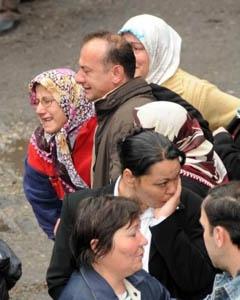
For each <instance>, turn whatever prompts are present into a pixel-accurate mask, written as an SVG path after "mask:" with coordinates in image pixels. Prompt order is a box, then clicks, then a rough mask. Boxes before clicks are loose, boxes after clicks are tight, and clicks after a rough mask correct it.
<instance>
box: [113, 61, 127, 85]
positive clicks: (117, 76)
mask: <svg viewBox="0 0 240 300" xmlns="http://www.w3.org/2000/svg"><path fill="white" fill-rule="evenodd" d="M123 76H124V69H123V66H120V65H114V66H113V67H112V80H113V83H114V84H116V85H118V84H119V83H121V81H122V79H123Z"/></svg>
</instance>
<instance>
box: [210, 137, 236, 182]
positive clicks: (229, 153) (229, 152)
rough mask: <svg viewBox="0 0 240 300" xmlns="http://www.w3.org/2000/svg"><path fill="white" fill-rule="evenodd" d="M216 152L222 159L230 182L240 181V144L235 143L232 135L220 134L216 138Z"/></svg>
mask: <svg viewBox="0 0 240 300" xmlns="http://www.w3.org/2000/svg"><path fill="white" fill-rule="evenodd" d="M214 150H215V151H216V152H217V154H218V155H219V156H220V158H221V159H222V161H223V163H224V165H225V168H226V169H227V173H228V178H229V180H240V167H239V166H240V143H239V145H238V143H235V142H234V140H233V138H232V136H231V134H230V133H228V132H220V133H218V134H216V135H215V136H214Z"/></svg>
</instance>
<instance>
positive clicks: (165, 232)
mask: <svg viewBox="0 0 240 300" xmlns="http://www.w3.org/2000/svg"><path fill="white" fill-rule="evenodd" d="M113 190H114V184H111V185H108V186H106V187H103V188H99V189H95V190H90V189H88V190H84V191H77V192H75V193H73V194H70V195H68V196H66V198H65V199H64V201H63V209H62V215H61V222H60V226H59V228H58V231H57V236H56V241H55V245H54V248H53V254H52V258H51V262H50V266H49V269H48V272H47V283H48V288H49V294H50V295H51V296H52V298H53V299H58V297H59V295H60V293H61V291H62V289H63V288H64V285H66V283H67V281H68V280H69V278H70V276H71V274H72V272H73V271H74V270H75V269H76V268H77V266H76V264H75V261H74V259H73V257H72V255H71V251H70V247H69V237H70V235H71V231H72V228H73V223H74V219H75V213H76V211H77V205H78V203H79V201H81V199H84V198H86V197H97V196H100V195H106V194H113ZM200 205H201V199H200V198H199V197H198V196H197V195H196V194H194V193H192V192H191V191H189V190H187V189H184V188H183V190H182V195H181V204H180V206H179V209H177V210H176V211H175V213H173V214H172V215H171V216H169V217H168V218H167V219H165V220H164V221H163V222H161V223H160V224H158V225H156V226H154V227H152V228H151V232H152V241H151V248H150V258H149V272H150V274H151V275H153V276H154V277H156V278H157V279H158V280H159V281H160V282H161V283H162V284H163V285H165V286H166V287H167V289H168V290H169V291H170V293H171V295H172V296H175V297H177V298H179V299H186V300H192V299H202V298H203V297H204V295H206V294H208V293H209V292H211V288H212V284H213V280H214V276H215V272H214V268H213V267H212V265H211V263H210V260H209V258H208V256H207V253H206V249H205V246H204V242H203V238H202V234H203V233H202V228H201V225H200V223H199V217H200ZM93 217H94V216H93Z"/></svg>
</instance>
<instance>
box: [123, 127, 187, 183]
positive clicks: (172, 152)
mask: <svg viewBox="0 0 240 300" xmlns="http://www.w3.org/2000/svg"><path fill="white" fill-rule="evenodd" d="M118 153H119V157H120V162H121V168H122V171H123V170H124V169H126V168H128V169H130V170H131V172H132V174H133V175H134V176H136V177H137V176H142V175H145V174H147V172H148V171H149V168H150V167H151V166H152V165H153V164H155V163H157V162H161V161H163V160H167V159H170V160H173V159H176V158H177V159H179V163H180V164H181V165H183V164H184V162H185V154H184V153H183V152H182V151H180V150H179V149H178V148H177V147H176V146H175V145H174V144H173V143H172V142H171V141H170V140H169V139H168V138H167V137H165V136H164V135H162V134H160V133H157V132H154V131H153V130H148V129H141V128H137V129H135V130H134V132H133V133H130V135H128V136H127V137H126V138H125V139H123V140H121V141H119V143H118Z"/></svg>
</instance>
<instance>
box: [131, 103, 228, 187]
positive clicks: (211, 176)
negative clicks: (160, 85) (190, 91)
mask: <svg viewBox="0 0 240 300" xmlns="http://www.w3.org/2000/svg"><path fill="white" fill-rule="evenodd" d="M134 118H135V122H136V124H137V125H140V126H141V127H143V128H149V129H154V131H156V132H158V133H160V134H163V135H164V136H167V137H168V138H169V140H171V141H172V142H173V143H174V144H175V145H176V146H177V147H178V148H179V149H180V150H181V151H183V152H184V153H185V155H186V162H185V164H184V165H183V166H182V170H181V173H182V174H183V175H185V176H189V177H191V178H195V179H196V180H198V181H200V182H202V183H204V184H206V185H207V186H209V187H212V186H214V185H217V184H220V183H223V182H225V180H226V175H227V172H226V169H225V167H224V165H223V162H222V161H221V159H220V158H219V156H218V155H217V154H216V152H215V151H214V150H213V145H212V143H210V142H209V141H208V140H206V139H205V137H204V134H203V131H202V129H201V127H200V125H199V123H198V121H197V119H193V118H191V117H190V115H189V114H188V113H187V111H186V109H185V108H183V107H182V106H180V105H179V104H177V103H173V102H168V101H155V102H151V103H147V104H145V105H142V106H140V107H136V108H135V109H134Z"/></svg>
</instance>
